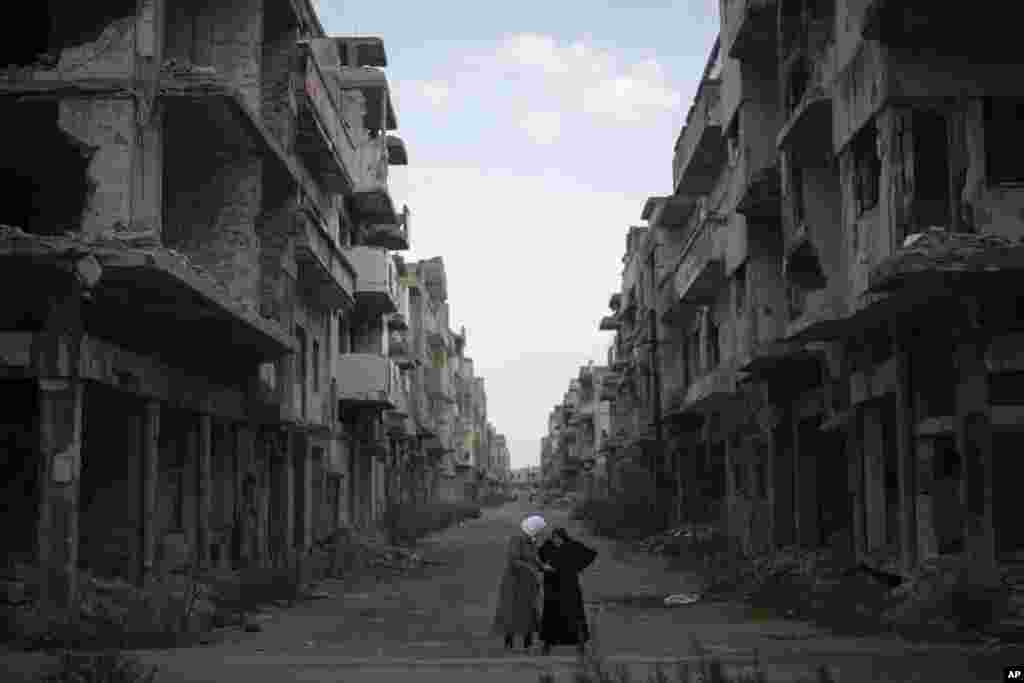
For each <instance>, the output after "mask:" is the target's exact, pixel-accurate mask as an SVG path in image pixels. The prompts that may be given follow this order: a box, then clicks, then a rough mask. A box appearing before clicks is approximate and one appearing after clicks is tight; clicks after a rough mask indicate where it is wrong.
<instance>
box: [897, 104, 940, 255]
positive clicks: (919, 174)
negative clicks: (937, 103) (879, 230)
mask: <svg viewBox="0 0 1024 683" xmlns="http://www.w3.org/2000/svg"><path fill="white" fill-rule="evenodd" d="M948 128H949V127H948V119H947V117H946V116H945V115H944V114H941V113H939V112H934V111H927V110H918V111H914V112H912V113H911V115H910V116H901V117H899V118H898V119H897V123H896V131H895V147H896V149H895V158H896V163H897V164H898V166H899V170H898V171H897V173H898V176H897V178H898V180H899V185H900V186H901V187H902V188H903V191H904V197H903V204H904V207H906V218H905V219H904V220H902V221H901V224H902V227H903V230H902V231H901V232H900V233H898V235H897V237H898V239H899V240H900V242H902V240H903V238H904V237H906V235H907V234H909V232H916V231H918V230H922V229H924V228H928V227H931V226H937V227H943V228H945V227H949V226H950V223H951V220H950V218H951V201H950V199H951V193H950V159H949V142H948V140H949V130H948Z"/></svg>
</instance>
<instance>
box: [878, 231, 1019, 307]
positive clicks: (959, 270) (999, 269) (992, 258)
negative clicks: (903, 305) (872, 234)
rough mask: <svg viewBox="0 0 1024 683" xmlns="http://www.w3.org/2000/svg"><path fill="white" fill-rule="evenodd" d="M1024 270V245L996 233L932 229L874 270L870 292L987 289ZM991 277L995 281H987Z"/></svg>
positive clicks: (906, 242) (905, 243)
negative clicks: (962, 287) (955, 288)
mask: <svg viewBox="0 0 1024 683" xmlns="http://www.w3.org/2000/svg"><path fill="white" fill-rule="evenodd" d="M1021 271H1024V244H1022V243H1020V242H1014V241H1012V240H1009V239H1007V238H1004V237H998V236H995V235H973V234H968V233H956V232H949V231H947V230H943V229H932V230H928V231H927V232H923V233H916V234H914V235H911V236H909V237H908V238H907V239H906V241H905V242H904V244H903V246H902V247H901V248H900V249H898V250H897V251H896V253H895V254H894V255H893V256H891V257H889V258H888V259H885V260H884V261H882V262H881V263H879V264H878V265H877V266H876V267H875V268H874V269H873V270H872V271H871V273H870V275H869V279H868V287H869V291H872V292H891V291H895V290H897V289H931V288H934V287H936V286H938V287H940V288H942V289H947V288H951V287H956V285H957V284H961V285H966V286H968V287H972V286H978V287H984V286H986V284H989V285H990V286H991V284H993V281H997V280H1000V279H1005V278H1006V277H1008V276H1009V277H1012V276H1013V275H1014V274H1016V275H1017V276H1019V274H1020V273H1021ZM986 281H989V282H988V283H986Z"/></svg>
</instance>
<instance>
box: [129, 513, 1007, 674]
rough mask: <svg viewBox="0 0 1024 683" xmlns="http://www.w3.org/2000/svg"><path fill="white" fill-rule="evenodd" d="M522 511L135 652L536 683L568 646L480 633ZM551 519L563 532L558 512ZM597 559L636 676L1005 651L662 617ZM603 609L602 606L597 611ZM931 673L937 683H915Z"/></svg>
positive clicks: (911, 665)
mask: <svg viewBox="0 0 1024 683" xmlns="http://www.w3.org/2000/svg"><path fill="white" fill-rule="evenodd" d="M531 511H532V510H531V509H529V508H527V507H526V506H524V505H521V504H512V505H507V506H505V507H503V508H501V509H498V510H490V511H486V512H485V513H484V516H483V517H482V518H481V519H479V520H475V521H472V522H469V523H467V524H466V525H464V526H462V527H459V528H455V529H450V530H448V531H446V532H444V533H442V534H440V535H437V536H434V537H432V538H430V539H428V540H427V541H425V542H424V544H423V548H424V553H425V555H426V556H427V557H428V558H430V559H434V560H438V561H440V562H443V564H442V565H438V566H432V567H428V568H425V569H423V570H420V571H419V573H414V574H412V575H405V576H402V577H397V578H395V579H393V580H387V581H381V582H378V583H373V582H371V581H367V582H365V583H364V584H363V585H358V586H356V587H354V588H353V587H350V588H349V591H348V592H347V593H346V592H344V591H343V590H342V588H341V586H340V584H335V585H331V584H328V585H326V586H324V588H325V590H326V591H327V592H328V593H331V594H332V597H331V598H328V599H323V600H319V601H317V602H315V603H312V604H308V605H303V606H300V607H296V608H293V609H290V610H280V611H277V612H276V613H274V614H272V615H271V617H270V619H269V620H268V621H266V622H264V623H263V631H262V632H260V633H244V632H239V631H232V632H230V634H229V636H228V637H227V638H226V639H225V640H224V642H221V643H220V644H217V645H213V646H207V647H200V648H193V649H188V650H175V651H167V652H152V653H146V654H145V657H146V658H147V659H148V660H150V661H152V662H155V663H158V664H160V665H161V666H162V667H163V668H164V670H165V671H164V674H163V676H162V677H161V679H160V680H161V683H176V682H178V681H182V682H184V681H247V682H248V683H263V682H264V681H266V682H267V683H270V682H271V681H273V682H274V683H279V682H286V681H346V682H360V681H385V680H396V679H397V678H398V677H399V676H412V675H415V676H416V678H417V679H418V680H438V681H441V680H444V681H471V680H472V681H477V680H481V676H484V675H486V677H487V680H494V681H509V682H511V681H536V680H537V673H538V671H541V670H545V669H549V670H555V671H557V672H561V673H562V675H563V678H562V680H567V678H565V674H566V672H568V671H569V670H570V669H571V668H572V666H573V665H574V662H575V658H574V657H573V652H572V648H564V649H561V650H558V649H556V650H555V652H554V653H553V655H552V656H550V657H547V658H543V657H540V656H532V655H531V656H526V655H523V654H508V653H506V652H504V651H503V649H502V646H501V643H500V641H499V640H498V639H496V638H494V637H492V636H491V635H490V634H489V627H490V623H491V617H492V614H493V609H494V603H495V600H496V592H497V586H498V581H499V577H500V571H501V568H502V563H503V561H504V559H503V556H502V554H503V550H504V545H505V543H506V540H507V538H508V535H509V534H510V533H512V532H513V530H514V529H515V526H516V525H517V524H518V522H519V520H520V519H521V518H522V517H523V515H525V514H526V513H528V512H531ZM545 515H546V517H547V518H548V519H549V521H550V522H553V523H562V524H568V525H569V527H570V529H571V530H572V531H573V532H574V533H577V534H580V535H582V532H581V531H580V530H579V528H578V525H576V524H574V523H569V522H568V521H567V518H566V513H565V512H563V511H546V512H545ZM585 540H587V541H588V542H590V543H592V544H593V545H594V546H595V547H596V548H597V549H598V550H599V552H600V555H599V557H598V560H597V561H596V563H595V564H594V565H593V566H592V567H591V569H590V570H588V571H587V573H586V574H585V575H584V580H583V583H584V593H585V599H586V600H587V602H588V603H589V604H590V610H591V612H592V614H593V615H595V621H596V628H597V633H598V636H597V637H598V641H597V645H598V646H599V647H600V649H601V651H602V652H603V653H605V654H606V655H607V656H608V657H609V658H610V660H611V661H612V662H613V663H614V664H619V663H623V664H627V665H629V666H630V668H631V669H634V670H635V671H636V672H637V673H641V672H643V671H645V670H647V669H648V667H649V666H650V664H652V663H653V662H656V661H672V660H676V659H680V658H687V657H689V656H690V655H691V654H692V653H691V649H690V644H689V643H690V638H691V636H695V637H697V638H698V639H699V640H700V641H701V642H702V644H703V645H704V647H705V648H706V649H707V650H708V651H710V652H713V653H715V654H717V655H718V656H720V657H721V658H723V659H724V660H726V661H727V662H733V663H736V664H737V665H743V664H745V663H748V662H749V661H751V656H752V653H753V651H754V650H755V649H757V650H758V653H759V657H760V659H761V661H762V665H763V666H764V668H765V669H766V670H767V671H768V673H769V675H770V677H771V680H792V678H793V676H794V675H796V674H798V673H803V672H806V671H808V670H810V669H811V668H812V666H814V665H815V664H816V663H819V662H820V663H825V664H827V665H830V666H833V667H835V668H836V669H837V670H838V671H839V672H840V680H841V681H875V680H877V681H914V680H918V681H922V682H923V681H930V680H943V681H964V682H968V681H996V680H1000V678H999V675H1000V671H1001V667H1002V665H1003V664H1004V663H1013V662H1014V661H1016V663H1020V662H1021V661H1024V657H1021V656H1019V655H1018V656H1016V657H1015V656H1014V655H1013V654H1012V653H1010V652H1005V651H1004V652H1000V653H997V654H992V653H990V654H987V655H980V654H978V653H976V652H970V651H967V650H962V649H957V648H953V647H929V648H927V649H921V648H911V647H909V646H908V644H906V643H903V642H901V641H898V640H896V639H892V638H877V639H848V638H835V637H830V636H828V635H826V634H824V633H822V632H820V631H817V630H815V629H814V628H813V627H810V626H808V625H804V624H799V623H794V622H788V621H758V622H754V621H752V620H751V619H750V618H749V615H748V613H747V611H746V610H745V609H744V608H743V607H741V606H738V605H728V604H697V605H692V606H687V607H679V608H674V609H665V608H661V607H656V606H652V605H648V606H646V607H639V606H633V607H625V606H621V605H618V606H616V605H615V604H613V603H614V602H615V601H616V600H617V599H620V600H621V598H622V597H625V596H628V595H633V596H635V595H656V596H662V597H663V596H664V595H667V594H670V593H675V592H686V591H687V589H688V588H689V586H688V585H687V581H686V580H685V578H684V577H682V576H680V575H678V574H673V573H671V572H669V571H667V570H665V569H664V567H663V564H662V561H661V560H659V559H657V558H653V557H648V556H637V555H630V554H621V553H618V552H616V550H615V546H614V545H613V544H611V543H610V542H607V541H604V540H599V539H592V538H585ZM603 601H607V602H603ZM925 664H927V670H928V671H932V672H935V671H940V672H941V673H942V675H943V677H942V678H941V679H940V678H931V677H927V676H925V675H924V674H925Z"/></svg>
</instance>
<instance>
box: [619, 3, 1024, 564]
mask: <svg viewBox="0 0 1024 683" xmlns="http://www.w3.org/2000/svg"><path fill="white" fill-rule="evenodd" d="M963 14H964V13H963V12H956V11H954V10H951V9H949V10H947V9H945V8H939V7H938V6H935V5H934V4H928V5H925V4H924V3H918V2H910V3H896V2H887V1H885V0H824V1H819V0H781V1H773V0H723V2H722V3H721V34H720V37H719V39H718V40H716V41H715V44H714V47H713V50H712V52H711V54H710V55H709V58H708V60H707V63H706V68H705V70H704V73H703V74H702V76H701V79H700V81H699V85H698V89H697V93H696V97H695V99H694V102H693V105H692V107H691V108H690V111H689V113H688V115H687V119H686V125H685V126H684V127H683V129H682V131H681V132H680V135H679V138H678V140H677V142H676V146H675V150H674V158H673V168H672V180H673V192H672V194H671V195H669V196H657V197H652V198H650V199H649V200H648V202H647V203H646V205H645V206H644V207H643V211H642V218H643V219H644V220H646V221H647V222H648V226H649V227H647V228H630V230H629V238H628V242H627V249H626V258H625V266H626V267H625V270H624V274H623V279H622V287H621V291H620V292H617V293H616V294H615V295H614V296H613V297H612V299H611V301H610V302H609V303H610V308H611V310H610V312H609V314H608V315H607V316H606V317H604V318H603V319H602V320H601V323H600V328H601V329H604V330H610V331H614V333H615V342H614V344H613V348H612V351H611V355H614V358H610V359H609V368H610V370H611V375H610V376H609V379H608V383H609V387H610V390H611V391H612V392H613V393H614V394H615V399H614V401H613V406H612V434H611V439H610V440H609V441H608V442H607V447H608V450H609V453H610V457H609V463H610V468H611V470H612V471H611V473H610V481H611V484H612V489H613V490H619V491H623V490H625V491H628V490H634V491H638V492H640V491H643V492H644V495H647V492H651V495H653V496H654V497H655V498H656V499H657V500H658V501H659V504H660V505H661V506H662V511H663V514H664V515H665V519H666V521H667V522H671V521H677V522H681V521H697V522H700V521H715V522H722V523H724V524H725V525H726V526H727V527H728V529H729V531H730V533H731V535H732V536H733V537H734V538H736V539H737V540H738V541H739V543H740V544H741V546H742V547H743V548H744V550H745V551H746V552H748V553H757V552H762V551H766V550H769V549H771V548H774V547H782V546H789V545H799V546H803V547H807V548H823V547H832V548H835V549H840V550H843V551H845V552H849V553H850V555H851V556H853V557H855V558H856V560H857V561H859V562H863V563H866V564H868V565H870V566H872V567H874V568H876V569H880V570H884V571H890V572H893V573H903V574H909V573H912V572H914V571H916V570H917V569H919V568H920V567H921V566H922V565H924V564H926V563H928V562H931V561H933V560H936V559H940V558H945V557H956V558H963V559H967V560H969V563H970V564H971V566H972V567H975V568H978V569H980V570H981V574H986V573H987V574H988V575H989V576H997V575H998V572H996V571H991V570H999V569H1002V570H1004V571H1012V570H1013V567H1014V565H1015V564H1016V563H1017V562H1018V558H1019V557H1020V556H1021V552H1022V551H1024V537H1022V536H1021V534H1020V531H1019V525H1018V524H1017V522H1016V515H1015V512H1014V501H1015V493H1014V491H1013V486H1012V483H1011V482H1014V481H1016V480H1017V476H1016V475H1017V474H1018V473H1019V468H1018V467H1017V465H1016V462H1017V458H1016V454H1017V452H1018V451H1019V450H1020V448H1021V446H1022V444H1024V384H1022V383H1021V379H1022V378H1024V334H1022V332H1024V328H1022V323H1021V322H1020V321H1021V319H1022V316H1021V311H1022V303H1024V300H1022V298H1021V297H1020V292H1019V291H1018V290H1019V287H1017V286H1016V284H1015V283H1016V282H1018V281H1019V279H1020V276H1021V268H1022V266H1024V260H1022V257H1024V245H1022V243H1021V238H1022V237H1024V211H1022V209H1024V164H1022V162H1021V159H1020V155H1018V154H1015V152H1014V150H1016V148H1017V145H1016V141H1017V140H1019V138H1020V137H1021V134H1022V131H1024V128H1022V126H1024V124H1022V123H1021V121H1022V118H1021V114H1022V113H1024V108H1022V107H1024V91H1021V89H1020V87H1019V86H1018V85H1017V80H1015V79H1014V78H1013V76H1012V74H1013V73H1014V71H1015V70H1018V69H1019V57H1016V56H1014V55H1012V54H1010V51H1009V45H1010V44H1011V42H1008V41H1007V40H1005V39H1003V38H994V39H993V40H991V41H989V40H986V41H983V42H984V44H981V42H982V41H976V42H978V43H979V44H978V45H973V44H971V45H967V44H965V43H964V41H963V40H962V39H957V36H958V35H961V36H962V35H963V33H962V30H963V29H962V28H961V29H959V30H958V28H957V26H958V19H957V17H961V19H962V18H963V17H962V15H963ZM986 17H987V18H986V24H991V23H992V22H993V21H995V19H994V17H993V16H992V15H986ZM1003 20H1006V18H1005V17H1004V18H1003ZM999 35H1000V36H1003V35H1004V33H1000V34H999ZM651 310H653V311H655V313H656V317H657V324H656V327H655V328H654V329H652V328H650V327H649V326H647V325H645V323H646V322H647V321H646V320H645V314H647V313H649V312H650V311H651ZM652 350H653V351H652ZM655 370H656V371H655ZM659 425H660V428H661V430H662V432H663V433H662V437H661V439H660V440H659V439H657V438H655V434H656V431H657V427H658V426H659ZM630 462H640V463H641V464H642V466H644V467H652V468H654V470H655V476H652V477H649V478H647V480H646V481H645V480H644V479H643V478H640V479H638V480H637V483H635V484H632V485H627V484H626V483H625V482H622V481H619V480H618V479H617V476H618V475H617V474H616V471H618V472H620V473H625V472H628V471H629V467H628V466H627V464H628V463H630ZM652 485H653V488H638V487H652Z"/></svg>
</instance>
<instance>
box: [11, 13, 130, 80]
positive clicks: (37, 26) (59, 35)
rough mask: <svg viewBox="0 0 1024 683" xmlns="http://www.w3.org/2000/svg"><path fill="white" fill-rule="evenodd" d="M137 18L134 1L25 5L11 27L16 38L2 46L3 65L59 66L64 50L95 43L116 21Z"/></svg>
mask: <svg viewBox="0 0 1024 683" xmlns="http://www.w3.org/2000/svg"><path fill="white" fill-rule="evenodd" d="M134 15H135V0H104V1H101V2H95V3H92V2H90V3H66V2H56V1H55V0H49V1H47V2H30V3H25V5H24V6H22V7H19V14H18V21H17V22H13V23H12V24H11V27H12V28H14V27H15V26H16V27H17V28H16V30H17V36H13V35H12V36H9V37H8V40H4V41H2V43H0V45H2V47H0V65H9V66H32V65H37V66H39V67H47V66H50V67H52V66H56V64H57V61H58V60H59V58H60V52H61V51H62V50H66V49H68V48H72V47H77V46H80V45H85V44H87V43H91V42H94V41H96V40H97V39H98V38H99V37H100V36H101V35H102V33H103V31H104V29H106V28H107V27H108V26H109V25H110V24H111V23H113V22H114V21H115V20H117V19H123V18H127V17H132V16H134ZM11 38H16V39H14V40H12V39H11Z"/></svg>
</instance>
